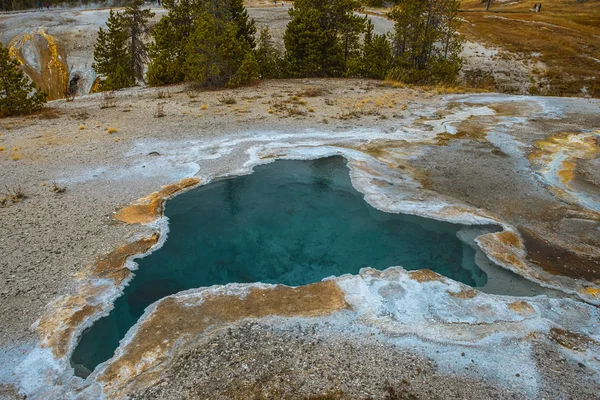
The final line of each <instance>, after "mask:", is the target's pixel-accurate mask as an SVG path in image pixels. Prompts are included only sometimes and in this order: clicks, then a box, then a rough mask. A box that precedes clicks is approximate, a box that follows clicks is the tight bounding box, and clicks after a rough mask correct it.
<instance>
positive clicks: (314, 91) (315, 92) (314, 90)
mask: <svg viewBox="0 0 600 400" xmlns="http://www.w3.org/2000/svg"><path fill="white" fill-rule="evenodd" d="M324 93H325V91H324V90H323V88H320V87H316V86H311V87H309V88H306V89H304V90H301V91H300V92H298V93H297V94H296V96H298V97H319V96H322V95H323V94H324Z"/></svg>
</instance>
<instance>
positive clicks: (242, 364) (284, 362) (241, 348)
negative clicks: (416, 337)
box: [134, 321, 598, 400]
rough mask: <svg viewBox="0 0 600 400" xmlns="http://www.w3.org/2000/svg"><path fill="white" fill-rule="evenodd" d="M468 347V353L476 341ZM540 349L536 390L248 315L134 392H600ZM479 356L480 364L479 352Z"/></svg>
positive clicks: (250, 395) (295, 395) (397, 395)
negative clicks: (540, 379) (446, 370)
mask: <svg viewBox="0 0 600 400" xmlns="http://www.w3.org/2000/svg"><path fill="white" fill-rule="evenodd" d="M279 323H281V322H279ZM464 350H465V351H464V352H463V353H462V355H463V356H464V357H465V358H467V360H468V358H469V349H468V347H465V349H464ZM532 353H533V354H534V358H535V360H536V361H537V363H538V368H539V369H540V370H541V371H543V373H544V374H545V375H546V376H545V378H546V379H545V380H544V382H545V384H546V385H547V386H544V387H542V388H541V390H540V393H539V394H538V396H536V397H531V396H528V395H526V394H525V393H522V392H520V391H518V390H516V389H511V388H505V387H501V386H498V385H496V384H494V383H493V382H490V381H486V380H485V379H483V380H481V379H477V378H473V377H472V376H470V375H469V372H470V371H469V370H470V367H466V368H465V371H464V375H454V374H442V373H440V372H439V369H438V368H439V366H438V365H436V363H435V362H433V361H431V360H428V359H427V358H425V357H422V356H419V355H416V354H413V353H411V352H409V351H404V350H402V349H399V348H398V347H397V346H393V345H390V344H389V343H387V342H386V341H385V340H381V339H380V338H379V337H378V335H377V334H374V335H373V336H367V337H365V336H356V335H344V336H341V335H339V334H336V332H335V330H332V329H331V327H329V326H327V325H323V324H310V323H308V324H305V325H300V324H297V325H292V326H289V324H288V325H285V324H284V326H283V327H282V326H278V325H275V326H273V323H269V322H268V321H266V322H261V323H251V322H250V323H241V324H236V325H235V326H232V327H229V328H224V329H219V330H216V331H213V332H211V333H210V334H207V335H203V336H202V337H201V338H199V339H198V340H197V341H196V342H195V343H194V344H192V345H190V346H189V348H186V349H185V350H182V352H181V355H180V356H178V357H176V359H175V361H174V364H173V366H172V368H171V369H170V370H169V373H168V374H167V375H166V376H164V378H163V379H162V380H161V382H160V383H158V384H157V385H156V386H154V387H152V388H149V389H147V390H146V391H145V392H143V393H140V394H139V395H138V396H135V397H134V398H136V399H152V400H163V399H164V400H166V399H173V400H174V399H253V400H258V399H275V398H276V399H317V398H325V399H365V400H366V399H387V400H417V399H423V400H425V399H530V398H540V399H541V398H545V399H572V400H576V399H578V400H579V399H581V400H584V399H585V400H587V399H593V398H596V396H597V393H598V386H597V384H595V383H594V382H593V381H592V380H591V379H590V378H591V376H590V373H589V372H588V371H587V370H586V367H585V365H583V364H574V363H568V362H566V360H565V359H564V357H562V356H561V355H560V354H559V353H557V352H556V350H555V349H554V348H552V347H551V346H548V345H547V344H546V343H544V342H543V341H538V342H536V343H535V344H534V345H533V349H532ZM471 364H472V367H471V368H473V369H475V368H476V367H477V366H476V362H475V361H474V360H472V361H471ZM498 368H503V366H502V365H498ZM517 374H518V373H517ZM216 376H218V377H219V379H215V378H214V377H216ZM323 395H328V396H329V397H320V396H323Z"/></svg>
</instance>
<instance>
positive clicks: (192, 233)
mask: <svg viewBox="0 0 600 400" xmlns="http://www.w3.org/2000/svg"><path fill="white" fill-rule="evenodd" d="M165 215H166V216H167V217H168V218H169V236H168V239H167V241H166V242H165V244H164V246H163V247H162V248H160V249H159V250H157V251H156V252H154V253H152V254H151V255H149V256H147V257H145V258H142V259H140V260H138V261H137V262H138V264H139V269H138V270H137V271H136V272H135V278H134V279H133V280H132V281H131V283H130V284H129V286H128V287H127V288H126V289H125V291H124V294H123V295H122V296H121V297H119V298H118V299H117V300H116V302H115V308H114V310H113V311H112V312H111V313H110V315H108V316H107V317H104V318H102V319H100V320H98V321H97V322H96V323H94V325H93V326H92V327H91V328H89V329H87V330H86V331H85V332H84V333H83V334H82V337H81V341H80V343H79V345H78V346H77V348H76V349H75V351H74V353H73V355H72V359H71V361H72V364H73V365H74V366H75V371H76V374H77V375H78V376H87V375H88V374H89V373H90V372H91V371H93V370H94V368H95V367H96V366H97V365H98V364H100V363H102V362H104V361H106V360H107V359H109V358H110V357H112V355H113V353H114V351H115V349H116V348H117V346H118V343H119V340H121V339H122V338H123V337H124V336H125V334H126V332H127V331H128V330H129V329H130V328H131V327H132V326H133V325H134V324H135V323H136V322H137V320H138V319H139V318H140V316H141V315H142V314H143V312H144V309H145V308H146V307H147V306H149V305H150V304H152V303H153V302H155V301H156V300H159V299H160V298H162V297H165V296H168V295H170V294H174V293H176V292H179V291H181V290H186V289H191V288H198V287H202V286H211V285H217V284H218V285H224V284H227V283H231V282H240V283H244V282H264V283H281V284H285V285H292V286H298V285H305V284H308V283H312V282H317V281H320V280H321V279H323V278H325V277H328V276H331V275H336V276H339V275H343V274H357V273H358V272H359V270H360V269H361V268H363V267H373V268H377V269H385V268H387V267H390V266H396V265H400V266H402V267H404V268H405V269H408V270H411V269H421V268H429V269H432V270H434V271H436V272H438V273H440V274H442V275H445V276H447V277H450V278H452V279H454V280H458V281H461V282H464V283H466V284H468V285H471V286H475V287H477V286H483V285H484V284H485V282H486V280H487V276H486V274H485V273H484V272H483V271H482V270H481V269H479V268H478V267H477V265H476V264H475V262H474V257H475V251H474V250H473V249H472V248H471V247H470V246H469V245H467V244H465V243H463V242H461V241H460V240H459V239H458V238H457V236H456V233H457V231H458V230H459V229H461V228H462V227H463V226H461V225H455V224H449V223H444V222H439V221H434V220H430V219H425V218H420V217H414V216H409V215H402V214H390V213H385V212H382V211H378V210H376V209H374V208H373V207H371V206H370V205H369V204H367V203H366V202H365V201H364V200H363V195H362V194H360V193H359V192H358V191H356V190H355V189H354V188H353V187H352V184H351V182H350V176H349V170H348V168H347V167H346V160H345V159H344V158H342V157H329V158H323V159H318V160H313V161H277V162H274V163H272V164H268V165H263V166H259V167H256V168H255V171H254V173H252V174H251V175H247V176H241V177H236V178H230V179H224V180H220V181H216V182H214V183H211V184H209V185H206V186H202V187H199V188H197V189H194V190H191V191H189V192H187V193H183V194H181V195H179V196H176V197H175V198H173V199H172V200H169V201H168V203H167V206H166V209H165ZM495 230H497V229H494V228H493V227H491V228H490V231H495Z"/></svg>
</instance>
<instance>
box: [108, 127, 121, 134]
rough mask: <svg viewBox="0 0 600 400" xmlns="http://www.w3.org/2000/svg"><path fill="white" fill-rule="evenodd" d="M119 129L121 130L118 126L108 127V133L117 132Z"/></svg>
mask: <svg viewBox="0 0 600 400" xmlns="http://www.w3.org/2000/svg"><path fill="white" fill-rule="evenodd" d="M118 131H119V130H118V129H117V128H106V133H108V134H109V135H110V134H111V133H116V132H118Z"/></svg>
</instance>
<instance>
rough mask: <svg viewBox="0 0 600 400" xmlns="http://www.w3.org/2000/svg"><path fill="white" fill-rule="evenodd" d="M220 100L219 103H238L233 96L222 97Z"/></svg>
mask: <svg viewBox="0 0 600 400" xmlns="http://www.w3.org/2000/svg"><path fill="white" fill-rule="evenodd" d="M218 100H219V103H221V104H226V105H231V104H235V103H237V100H236V99H235V97H233V96H225V97H220V98H219V99H218Z"/></svg>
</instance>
